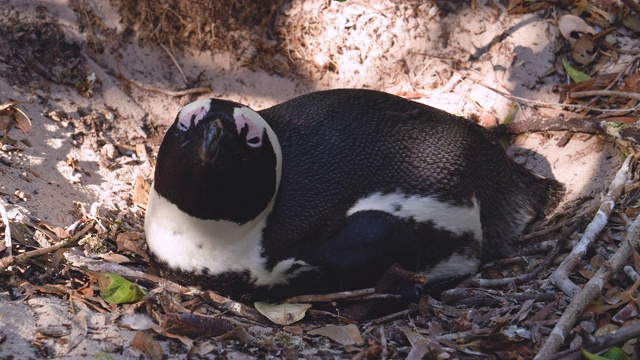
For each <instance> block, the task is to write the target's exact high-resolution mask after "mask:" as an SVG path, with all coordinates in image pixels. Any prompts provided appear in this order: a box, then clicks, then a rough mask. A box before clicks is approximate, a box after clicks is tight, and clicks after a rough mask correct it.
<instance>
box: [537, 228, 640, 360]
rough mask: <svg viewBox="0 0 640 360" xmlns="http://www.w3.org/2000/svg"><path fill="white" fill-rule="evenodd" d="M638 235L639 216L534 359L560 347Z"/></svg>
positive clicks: (617, 267)
mask: <svg viewBox="0 0 640 360" xmlns="http://www.w3.org/2000/svg"><path fill="white" fill-rule="evenodd" d="M639 235H640V216H638V217H636V219H635V220H634V221H633V223H632V224H631V226H629V229H628V230H627V235H626V236H625V239H624V241H622V243H621V244H620V247H619V248H618V250H617V251H616V252H615V254H613V255H612V256H611V258H609V260H608V261H607V262H605V263H604V264H603V265H602V267H600V269H598V271H597V272H596V273H595V275H594V276H593V277H592V278H591V280H589V282H587V283H586V284H585V285H584V287H583V288H582V290H580V292H579V293H577V294H576V295H575V296H574V297H573V298H572V299H571V302H570V303H569V306H567V309H566V310H565V311H564V313H563V314H562V316H561V317H560V319H559V320H558V322H557V323H556V326H555V327H554V328H553V330H552V331H551V334H550V335H549V337H548V338H547V340H546V341H545V343H544V345H543V346H542V348H541V349H540V352H538V355H536V357H535V358H534V359H537V360H543V359H548V358H550V357H551V355H553V354H554V353H555V352H556V351H557V350H558V349H559V348H560V346H562V344H563V343H564V340H565V338H566V336H567V334H569V331H571V328H572V327H573V325H574V324H575V322H576V320H577V318H578V316H579V315H580V314H581V313H582V311H584V309H585V308H586V307H587V305H589V303H590V302H591V300H593V299H594V298H595V297H596V296H598V295H599V294H600V293H601V292H602V288H603V287H604V285H605V283H607V282H608V281H609V279H610V278H611V276H613V274H615V273H616V272H618V270H620V268H621V267H622V265H624V263H625V262H626V261H627V259H629V257H630V256H631V252H632V251H634V248H636V247H637V246H638V244H639V241H638V237H639Z"/></svg>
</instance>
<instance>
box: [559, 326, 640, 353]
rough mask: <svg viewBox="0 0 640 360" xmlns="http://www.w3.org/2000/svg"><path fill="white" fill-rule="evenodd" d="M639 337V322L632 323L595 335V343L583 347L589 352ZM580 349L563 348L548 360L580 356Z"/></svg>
mask: <svg viewBox="0 0 640 360" xmlns="http://www.w3.org/2000/svg"><path fill="white" fill-rule="evenodd" d="M639 337H640V324H633V325H629V326H625V327H623V328H620V329H618V330H613V331H611V332H609V333H607V334H605V335H602V336H596V337H595V343H593V344H590V345H588V346H585V347H584V349H585V350H587V351H589V352H590V353H596V352H599V351H602V350H604V349H606V348H608V347H611V346H614V345H619V344H623V343H625V342H626V341H628V340H631V339H637V338H639ZM580 350H582V348H580V347H577V348H574V349H569V350H565V351H562V352H559V353H557V354H555V355H553V356H551V357H550V358H549V360H561V359H566V358H568V357H569V356H572V355H579V356H580V358H582V356H581V355H580Z"/></svg>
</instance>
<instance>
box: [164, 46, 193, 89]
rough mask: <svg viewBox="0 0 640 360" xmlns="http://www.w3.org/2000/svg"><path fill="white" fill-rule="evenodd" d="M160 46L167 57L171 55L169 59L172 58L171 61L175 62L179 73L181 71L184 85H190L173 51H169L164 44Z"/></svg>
mask: <svg viewBox="0 0 640 360" xmlns="http://www.w3.org/2000/svg"><path fill="white" fill-rule="evenodd" d="M160 46H161V47H162V49H163V50H164V51H165V52H166V53H167V55H169V57H170V58H171V61H173V64H174V65H175V66H176V67H177V68H178V71H180V75H182V80H184V83H185V84H187V85H188V84H189V81H187V77H186V76H185V75H184V71H182V68H181V67H180V64H178V61H177V60H176V58H174V57H173V54H172V53H171V51H169V49H167V47H166V46H164V45H162V44H160Z"/></svg>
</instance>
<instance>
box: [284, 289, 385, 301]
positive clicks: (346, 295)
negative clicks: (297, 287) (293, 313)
mask: <svg viewBox="0 0 640 360" xmlns="http://www.w3.org/2000/svg"><path fill="white" fill-rule="evenodd" d="M375 292H376V290H375V289H374V288H367V289H361V290H353V291H342V292H337V293H331V294H320V295H299V296H293V297H290V298H288V299H286V300H285V301H284V302H286V303H301V302H303V303H306V302H330V301H336V300H345V299H353V298H361V297H363V296H367V295H371V294H374V293H375Z"/></svg>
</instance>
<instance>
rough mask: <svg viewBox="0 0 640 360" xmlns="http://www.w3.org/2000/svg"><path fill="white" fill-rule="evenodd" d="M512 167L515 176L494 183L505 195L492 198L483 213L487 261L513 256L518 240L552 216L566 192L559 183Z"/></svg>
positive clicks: (484, 250) (516, 165) (517, 165)
mask: <svg viewBox="0 0 640 360" xmlns="http://www.w3.org/2000/svg"><path fill="white" fill-rule="evenodd" d="M513 165H514V169H513V172H512V176H509V177H507V178H506V179H503V181H506V182H507V183H503V184H499V183H498V184H495V185H496V186H498V187H500V190H502V192H500V190H498V189H495V188H494V190H496V193H501V195H502V196H499V197H497V198H494V199H492V200H491V201H490V204H488V205H489V206H488V207H487V210H486V211H484V212H481V218H482V223H483V229H482V230H483V239H484V241H483V254H484V256H483V258H484V260H489V259H496V258H501V257H505V256H512V255H513V254H514V246H513V245H514V244H515V243H516V241H517V239H518V237H520V236H522V235H523V234H524V233H525V232H526V230H527V229H528V228H529V227H530V225H531V224H532V223H534V222H535V221H537V220H540V219H542V218H544V217H545V216H546V215H549V214H550V213H551V212H552V211H553V210H554V209H555V208H556V207H557V206H558V204H559V203H560V200H562V197H563V195H564V192H565V188H564V185H562V184H561V183H559V182H558V181H556V180H554V179H550V178H545V177H542V176H540V175H537V174H534V173H532V172H530V171H528V170H527V169H525V168H524V167H523V166H521V165H519V164H516V163H513ZM494 194H495V193H494ZM483 210H484V209H483ZM485 224H486V226H485Z"/></svg>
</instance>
